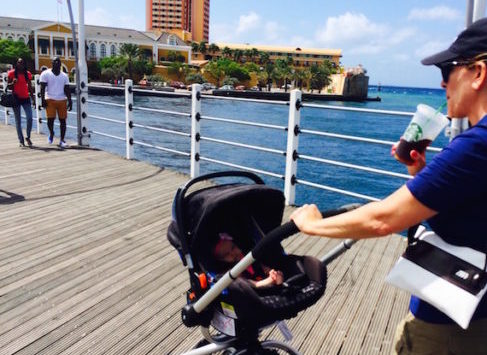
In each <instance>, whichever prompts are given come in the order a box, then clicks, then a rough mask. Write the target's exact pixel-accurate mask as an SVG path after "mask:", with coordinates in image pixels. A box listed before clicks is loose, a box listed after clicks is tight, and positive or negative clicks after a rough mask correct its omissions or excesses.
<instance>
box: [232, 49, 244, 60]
mask: <svg viewBox="0 0 487 355" xmlns="http://www.w3.org/2000/svg"><path fill="white" fill-rule="evenodd" d="M243 54H244V52H243V50H241V49H235V50H234V51H233V60H234V61H236V62H240V60H241V59H242V56H243Z"/></svg>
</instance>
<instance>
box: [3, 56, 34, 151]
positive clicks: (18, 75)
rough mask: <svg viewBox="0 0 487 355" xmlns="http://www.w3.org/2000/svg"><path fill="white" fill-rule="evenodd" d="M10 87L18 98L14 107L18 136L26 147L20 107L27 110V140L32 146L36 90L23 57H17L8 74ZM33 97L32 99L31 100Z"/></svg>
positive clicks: (22, 145) (20, 143) (21, 144)
mask: <svg viewBox="0 0 487 355" xmlns="http://www.w3.org/2000/svg"><path fill="white" fill-rule="evenodd" d="M7 77H8V87H9V89H11V90H12V92H13V94H14V95H15V97H16V98H17V103H18V105H17V106H14V107H12V109H13V111H14V116H15V127H16V128H17V136H18V138H19V145H20V147H25V143H24V135H23V133H22V122H21V116H20V108H21V107H22V108H23V109H24V112H25V118H26V120H27V127H26V130H25V134H26V138H25V142H27V145H28V146H29V147H31V146H32V141H31V140H30V133H31V131H32V107H31V105H32V102H33V100H34V90H33V89H32V83H31V80H32V74H31V73H30V71H28V70H27V69H26V68H25V62H24V60H23V59H22V58H19V59H17V62H16V63H15V68H14V69H12V70H10V71H9V72H8V74H7ZM31 98H32V101H31Z"/></svg>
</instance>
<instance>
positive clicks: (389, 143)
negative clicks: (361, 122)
mask: <svg viewBox="0 0 487 355" xmlns="http://www.w3.org/2000/svg"><path fill="white" fill-rule="evenodd" d="M299 132H300V133H307V134H313V135H316V136H322V137H332V138H340V139H346V140H351V141H357V142H365V143H375V144H382V145H387V146H389V147H390V146H392V145H393V144H395V143H396V142H392V141H386V140H381V139H373V138H366V137H357V136H349V135H346V134H338V133H329V132H321V131H313V130H310V129H300V130H299ZM426 149H427V150H428V151H431V152H441V150H442V148H438V147H427V148H426Z"/></svg>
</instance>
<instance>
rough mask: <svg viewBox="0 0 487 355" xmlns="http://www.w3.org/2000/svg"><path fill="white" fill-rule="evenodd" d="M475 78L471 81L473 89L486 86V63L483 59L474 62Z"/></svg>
mask: <svg viewBox="0 0 487 355" xmlns="http://www.w3.org/2000/svg"><path fill="white" fill-rule="evenodd" d="M473 69H474V70H475V79H474V81H473V83H472V88H473V89H474V90H479V89H481V88H483V87H486V86H487V64H486V63H485V62H484V61H479V62H477V63H475V64H474V67H473Z"/></svg>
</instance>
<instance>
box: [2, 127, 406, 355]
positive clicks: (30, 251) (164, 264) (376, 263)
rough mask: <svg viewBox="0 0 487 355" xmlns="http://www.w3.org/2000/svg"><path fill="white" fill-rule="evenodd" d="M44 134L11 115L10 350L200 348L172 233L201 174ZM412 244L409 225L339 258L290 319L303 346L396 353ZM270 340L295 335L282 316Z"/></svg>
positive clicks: (7, 207)
mask: <svg viewBox="0 0 487 355" xmlns="http://www.w3.org/2000/svg"><path fill="white" fill-rule="evenodd" d="M32 140H33V142H34V145H35V147H34V148H32V149H29V148H24V149H21V148H19V147H18V142H17V138H16V133H15V128H14V127H13V126H5V125H3V124H2V125H0V354H1V355H4V354H48V355H53V354H99V355H101V354H103V355H108V354H117V355H120V354H181V353H183V352H185V351H188V350H190V349H191V348H192V347H193V346H194V345H195V344H196V343H197V341H198V340H200V339H201V334H200V331H199V329H198V328H191V329H190V328H186V327H185V326H184V325H183V324H182V322H181V314H180V310H181V308H182V307H183V305H184V304H185V297H184V292H185V291H186V290H187V288H188V286H189V283H188V276H187V272H186V270H185V269H184V267H183V265H182V263H181V262H180V259H179V256H178V254H177V252H176V251H175V250H174V249H173V247H172V246H171V245H170V244H169V242H168V241H167V239H166V229H167V227H168V225H169V223H170V221H171V205H172V199H173V197H174V194H175V192H176V189H177V188H178V187H179V186H180V185H182V184H183V183H185V182H186V181H187V180H188V179H189V177H188V176H187V175H185V174H182V173H179V172H175V171H171V170H168V169H163V168H160V167H156V166H153V165H150V164H148V163H144V162H140V161H128V160H125V159H124V158H122V157H119V156H115V155H113V154H110V153H107V152H103V151H99V150H96V149H90V148H71V149H64V150H62V149H60V148H58V147H56V146H48V145H47V143H46V136H44V135H41V136H39V135H36V134H33V136H32ZM333 207H336V206H333ZM291 211H292V208H291V207H288V208H286V212H285V214H286V217H285V219H286V220H287V216H288V215H289V214H290V213H291ZM336 244H338V241H336V240H330V239H326V238H317V237H305V236H302V235H296V236H294V237H291V238H289V239H288V240H286V241H285V242H284V243H283V245H284V247H285V250H286V251H287V252H288V253H293V254H307V255H314V256H318V257H319V256H322V255H324V254H325V253H326V252H327V251H329V250H330V249H332V248H333V247H334V246H335V245H336ZM405 246H406V243H405V241H404V238H401V237H400V236H397V235H391V236H389V237H386V238H378V239H371V240H366V241H360V242H358V243H356V244H355V245H354V246H353V247H352V248H351V250H349V251H347V252H346V253H345V254H343V255H342V256H341V257H339V258H338V259H336V260H335V261H333V262H332V263H331V264H330V265H329V266H328V273H329V278H328V285H327V289H326V292H325V295H324V296H323V297H322V298H321V299H320V300H319V301H318V302H317V303H316V304H315V305H313V306H312V307H310V308H308V309H307V310H305V311H303V312H301V313H300V314H299V315H298V316H297V317H296V318H293V319H291V320H288V321H287V325H288V327H289V329H290V330H291V332H292V333H293V335H294V338H293V340H292V341H291V342H290V344H291V345H292V346H293V347H295V348H296V349H297V350H299V351H300V352H301V353H302V354H305V355H314V354H341V355H343V354H351V355H356V354H389V353H390V351H391V348H392V346H393V337H394V332H395V328H396V325H397V324H398V323H399V321H400V320H401V319H402V318H403V317H404V316H405V314H406V313H407V306H408V298H409V295H408V294H407V293H405V292H402V291H399V290H397V289H395V288H393V287H391V286H389V285H387V284H385V282H384V278H385V275H386V274H387V273H388V271H389V270H390V268H391V267H392V265H393V264H394V262H395V261H396V260H397V258H398V257H399V255H400V254H401V253H402V252H403V250H404V249H405ZM265 338H271V339H277V340H281V341H283V340H284V337H283V335H281V333H280V331H279V330H278V329H277V327H272V328H269V329H267V330H265V331H264V332H263V333H262V339H265Z"/></svg>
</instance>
